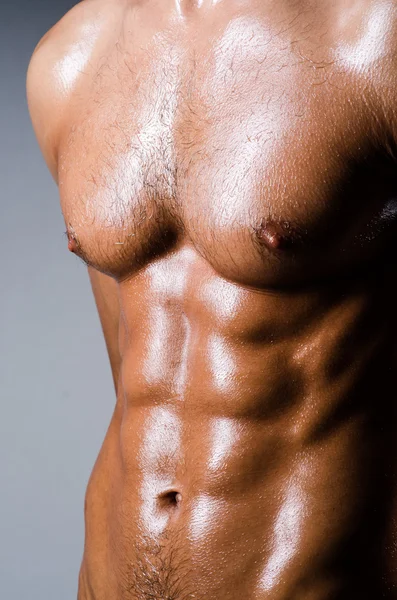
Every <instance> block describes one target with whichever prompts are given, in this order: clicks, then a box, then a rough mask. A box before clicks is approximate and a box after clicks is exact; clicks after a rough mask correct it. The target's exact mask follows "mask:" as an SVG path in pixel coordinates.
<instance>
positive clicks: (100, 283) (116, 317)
mask: <svg viewBox="0 0 397 600" xmlns="http://www.w3.org/2000/svg"><path fill="white" fill-rule="evenodd" d="M88 272H89V275H90V279H91V285H92V290H93V292H94V297H95V302H96V305H97V308H98V313H99V318H100V320H101V325H102V330H103V334H104V337H105V342H106V347H107V350H108V354H109V359H110V366H111V368H112V374H113V381H114V385H115V388H116V390H117V382H118V378H119V372H120V363H121V358H120V350H119V329H120V303H119V296H118V290H117V283H116V282H115V281H114V279H112V278H111V277H109V276H108V275H104V274H103V273H100V272H99V271H97V270H96V269H93V268H92V267H89V269H88Z"/></svg>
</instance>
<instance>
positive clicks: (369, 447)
mask: <svg viewBox="0 0 397 600" xmlns="http://www.w3.org/2000/svg"><path fill="white" fill-rule="evenodd" d="M120 299H121V306H122V320H123V323H124V325H123V326H124V334H123V340H124V341H123V347H122V356H123V362H122V368H121V374H120V381H119V388H118V399H117V405H116V409H115V412H114V415H113V418H112V421H111V424H110V427H109V430H108V433H107V436H106V439H105V441H104V444H103V447H102V450H101V452H100V454H99V457H98V460H97V463H96V466H95V468H94V470H93V473H92V476H91V480H90V483H89V486H88V490H87V498H86V545H85V553H84V560H83V565H82V569H81V578H80V591H79V600H88V599H95V600H102V599H103V600H110V599H112V600H115V599H116V598H117V599H120V600H124V599H126V600H129V599H134V600H135V599H136V600H150V599H153V600H155V599H158V600H184V599H197V600H204V599H206V600H226V599H228V600H229V599H230V600H235V599H236V600H237V599H241V598H247V599H252V600H254V599H255V600H262V599H263V600H264V599H266V600H287V599H288V600H295V599H296V600H301V599H302V600H323V599H324V600H325V599H327V600H328V599H330V598H335V599H342V598H349V599H352V598H355V597H357V598H358V597H360V599H361V598H370V599H373V600H375V599H377V598H379V597H381V594H380V588H379V587H378V586H379V585H380V581H381V579H382V577H383V575H384V574H383V572H382V568H383V567H382V561H381V559H380V557H381V555H382V552H383V545H384V539H385V537H386V532H387V528H388V523H389V521H391V510H392V500H393V497H394V496H393V487H394V481H393V479H392V477H391V475H390V473H391V472H392V470H393V465H391V466H390V469H389V467H388V464H389V463H390V460H391V459H390V457H389V459H388V456H389V455H390V452H391V446H392V444H393V442H392V441H391V440H392V439H393V432H394V421H393V408H392V407H391V406H389V403H388V399H387V394H386V392H383V391H382V386H383V385H384V386H385V390H386V389H387V387H388V386H389V385H390V377H391V375H390V362H389V364H388V366H385V365H384V357H385V356H387V357H388V359H389V361H390V360H391V359H390V353H388V351H387V345H388V336H387V327H386V326H384V323H387V319H386V317H385V314H384V313H383V316H380V315H379V311H377V309H376V307H377V302H378V299H377V297H376V293H375V292H373V290H368V289H366V290H364V291H363V290H362V289H355V290H350V291H349V293H347V292H346V290H341V291H340V292H339V291H337V290H335V289H333V290H332V292H330V291H328V292H327V291H325V290H322V291H318V290H317V291H316V290H315V291H313V290H311V291H306V292H303V291H299V292H298V291H294V292H292V291H290V292H276V291H273V292H265V291H264V290H249V289H245V288H242V287H241V286H238V285H235V284H233V283H232V282H227V281H225V280H224V279H223V278H221V277H220V276H219V275H217V274H216V273H214V271H213V270H212V269H211V268H210V267H209V266H208V264H207V263H205V261H203V260H202V259H200V258H199V257H197V255H195V254H194V252H192V251H190V250H187V249H185V250H182V251H178V252H176V253H175V254H172V255H170V256H168V257H166V258H162V259H159V260H158V261H155V262H154V263H152V264H151V265H150V266H149V267H147V268H145V269H143V270H142V271H141V272H140V273H139V274H138V275H135V276H134V278H133V279H131V280H125V281H124V282H123V283H121V284H120ZM383 321H384V323H383ZM389 325H390V322H389ZM382 365H383V367H384V373H383V371H382V369H383V367H382ZM385 373H389V375H387V376H386V375H385ZM387 377H388V378H389V381H386V379H387ZM380 382H381V383H380ZM389 471H390V473H389ZM396 597H397V595H396V596H393V595H391V596H390V598H396Z"/></svg>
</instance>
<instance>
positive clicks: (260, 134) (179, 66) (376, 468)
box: [28, 0, 397, 600]
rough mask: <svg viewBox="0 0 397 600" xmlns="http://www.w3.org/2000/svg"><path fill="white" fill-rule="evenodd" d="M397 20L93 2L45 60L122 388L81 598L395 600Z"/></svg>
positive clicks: (45, 48) (73, 197) (57, 148)
mask: <svg viewBox="0 0 397 600" xmlns="http://www.w3.org/2000/svg"><path fill="white" fill-rule="evenodd" d="M396 24H397V3H395V2H393V1H391V2H386V1H381V0H377V1H360V2H358V1H357V2H354V1H350V0H345V1H342V0H340V2H331V1H330V0H324V1H323V2H318V3H317V2H316V3H311V2H307V3H306V2H304V1H303V0H299V1H297V2H292V1H287V0H285V1H283V2H276V1H270V2H263V1H261V2H259V1H255V0H250V1H249V2H234V1H233V0H223V1H222V2H218V3H216V4H215V3H214V4H210V3H208V2H204V3H202V4H200V5H198V4H194V3H193V2H190V1H186V2H184V3H182V4H179V5H178V4H174V3H172V2H170V1H168V0H164V1H162V2H155V1H154V0H147V1H146V2H138V1H136V2H133V1H132V0H130V1H127V0H126V1H121V0H117V1H116V0H115V1H112V2H111V1H110V0H108V1H104V0H88V1H87V2H84V3H82V4H80V5H78V6H77V7H76V8H75V9H73V11H71V13H69V14H68V15H67V16H66V17H65V18H64V19H63V20H62V21H61V22H60V23H59V24H58V25H57V26H56V27H55V28H54V29H53V30H52V31H51V32H50V33H49V34H48V36H47V37H46V38H45V40H43V42H42V43H41V45H40V46H39V48H38V49H37V51H36V53H35V55H34V57H33V59H32V63H31V67H30V71H29V78H28V96H29V104H30V110H31V114H32V119H33V123H34V126H35V130H36V133H37V136H38V139H39V142H40V145H41V147H42V149H43V152H44V155H45V157H46V160H47V162H48V165H49V168H50V169H51V171H52V173H53V174H54V177H55V178H56V179H57V181H58V182H59V189H60V197H61V205H62V210H63V214H64V217H65V223H66V227H67V230H68V237H69V249H70V250H71V251H72V252H75V253H76V254H78V255H80V256H81V257H82V258H83V259H84V260H85V261H86V262H87V263H88V264H89V265H90V267H91V276H92V280H93V283H94V291H95V294H96V297H97V302H98V307H99V310H100V313H101V319H102V322H103V324H104V330H105V336H106V339H107V343H108V347H109V351H110V355H111V360H112V366H113V369H114V374H115V380H116V384H117V385H116V387H117V404H116V408H115V412H114V416H113V418H112V421H111V423H110V427H109V430H108V433H107V435H106V439H105V441H104V444H103V447H102V449H101V452H100V454H99V457H98V460H97V463H96V465H95V468H94V470H93V473H92V477H91V479H90V483H89V486H88V490H87V499H86V544H85V552H84V559H83V563H82V568H81V574H80V586H79V600H116V599H117V600H130V599H133V600H146V599H147V600H150V599H158V600H178V599H181V600H182V599H188V598H189V599H197V600H204V599H205V600H237V599H242V598H244V599H247V600H248V599H249V600H265V599H266V600H331V599H333V600H334V599H335V600H342V599H343V600H344V599H349V600H351V599H356V598H357V599H360V600H362V599H368V600H377V599H379V598H389V599H393V600H395V599H397V556H396V555H395V548H396V543H397V531H396V532H395V531H394V517H395V515H396V514H397V503H396V500H397V490H396V489H395V487H396V479H395V474H396V461H397V448H396V445H397V440H396V438H397V436H396V428H397V422H396V418H397V414H396V391H395V390H396V343H397V341H396V340H397V338H396V289H395V279H396V272H395V271H396V269H395V261H394V254H395V244H396V238H395V233H396V232H395V230H396V228H397V208H396V201H395V200H394V198H395V197H396V191H397V186H396V183H397V179H396V173H395V160H394V158H393V156H394V147H393V146H394V141H395V134H396V131H397V128H396V123H395V115H394V112H395V96H396V90H397V85H396V73H397V65H396V59H395V54H396V49H397V46H396V45H397V41H396V40H397V38H396ZM99 273H103V274H104V275H100V274H99ZM112 294H113V300H112ZM76 295H77V292H76ZM104 298H105V299H106V300H104ZM76 302H77V300H76ZM117 327H119V336H118V339H116V337H115V334H114V331H115V330H116V328H117ZM112 331H113V333H112ZM117 345H119V353H120V358H118V350H117ZM82 401H83V399H82ZM76 418H78V415H76ZM93 419H95V415H93Z"/></svg>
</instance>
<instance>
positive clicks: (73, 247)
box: [66, 227, 78, 252]
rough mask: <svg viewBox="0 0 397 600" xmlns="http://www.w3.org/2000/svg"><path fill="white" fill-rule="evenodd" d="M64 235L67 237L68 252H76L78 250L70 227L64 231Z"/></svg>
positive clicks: (74, 235)
mask: <svg viewBox="0 0 397 600" xmlns="http://www.w3.org/2000/svg"><path fill="white" fill-rule="evenodd" d="M66 235H67V236H68V250H69V252H76V251H77V249H78V244H77V239H76V234H75V233H74V231H73V229H72V228H71V227H69V228H68V230H67V231H66Z"/></svg>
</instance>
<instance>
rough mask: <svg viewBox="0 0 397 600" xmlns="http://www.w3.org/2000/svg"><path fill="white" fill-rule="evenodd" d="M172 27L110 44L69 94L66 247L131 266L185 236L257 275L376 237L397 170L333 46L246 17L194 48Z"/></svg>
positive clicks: (365, 249)
mask: <svg viewBox="0 0 397 600" xmlns="http://www.w3.org/2000/svg"><path fill="white" fill-rule="evenodd" d="M302 27H303V25H300V28H301V29H302ZM299 31H301V30H299ZM292 33H295V34H296V33H297V32H296V31H295V32H292ZM301 34H302V32H301ZM177 37H178V36H176V35H175V32H174V33H173V34H171V33H170V32H166V33H164V32H160V33H159V34H158V35H157V38H156V36H155V39H154V40H153V41H152V42H150V43H147V44H146V46H144V47H143V48H142V47H141V46H139V44H135V45H132V47H128V48H127V47H126V46H125V47H121V46H119V47H118V48H116V50H113V51H112V52H111V53H109V56H108V57H107V59H106V61H103V62H102V63H101V64H100V65H98V68H97V70H96V71H95V73H94V72H93V73H92V74H90V76H89V82H88V83H87V84H86V87H85V89H84V91H83V92H82V94H81V98H80V100H79V101H78V102H77V103H76V107H75V110H74V112H73V117H72V118H71V122H70V128H69V131H68V133H67V135H65V137H64V141H63V144H62V148H61V152H60V191H61V201H62V208H63V212H64V216H65V221H66V224H67V228H68V233H69V238H70V239H72V240H73V243H74V244H75V248H76V251H77V253H79V254H80V255H81V256H82V257H83V258H84V259H85V260H86V261H87V262H88V263H90V264H92V265H93V266H95V267H96V268H98V269H99V270H101V271H104V272H106V273H109V274H111V275H113V276H115V277H126V276H128V275H130V274H133V273H134V272H136V271H137V270H139V269H141V268H143V267H144V266H145V265H147V264H148V263H149V262H151V261H153V260H155V259H156V258H157V257H159V256H161V255H163V254H164V253H168V252H172V251H173V250H174V249H175V247H177V246H178V245H180V244H183V243H188V244H192V245H193V246H194V247H195V248H196V250H197V252H198V253H200V254H202V255H203V256H204V257H205V258H206V259H207V260H208V261H209V262H210V263H211V264H212V265H213V267H214V268H215V269H216V270H217V271H218V272H219V273H220V274H222V275H224V276H225V277H227V278H230V279H232V280H235V281H238V282H241V283H243V284H247V285H254V286H266V285H279V284H285V283H288V282H293V281H296V280H299V279H300V278H302V277H303V275H304V276H305V277H309V276H310V275H311V274H313V276H315V275H318V274H319V273H324V270H325V271H327V270H328V269H329V270H334V269H335V268H339V267H340V266H341V265H342V266H343V265H344V264H345V263H348V262H354V261H356V260H362V259H363V258H364V257H365V256H366V255H368V256H369V255H371V252H374V251H375V249H376V248H378V247H379V246H382V244H384V243H385V239H386V238H387V232H388V231H389V230H390V228H392V227H394V220H395V215H396V213H397V211H396V209H395V201H394V198H393V193H394V191H395V189H394V181H393V179H392V178H391V177H390V174H389V172H388V170H387V169H384V168H383V161H384V162H385V163H387V160H386V158H382V149H381V148H380V146H379V141H378V140H379V131H377V130H376V127H377V123H376V119H374V116H373V112H372V113H371V111H369V110H368V105H369V104H370V102H371V101H372V98H370V96H367V94H368V92H367V91H366V90H365V89H364V87H363V88H362V89H360V81H359V80H355V79H352V78H351V75H350V74H349V73H348V72H347V71H346V69H344V68H343V66H341V65H340V64H339V63H338V62H337V61H336V60H333V58H332V57H333V54H332V51H331V49H330V45H329V43H327V44H325V45H324V46H321V47H318V48H317V49H316V51H314V50H313V49H312V48H311V46H310V44H309V45H307V44H306V45H305V44H301V45H300V44H298V43H296V42H294V36H293V35H288V34H280V35H278V36H277V35H275V34H274V31H273V29H272V28H271V27H267V26H266V24H265V23H264V22H262V21H261V20H260V19H257V18H253V17H247V16H239V17H238V18H237V17H236V18H235V19H231V20H229V22H228V23H227V24H225V25H224V26H223V29H222V34H219V33H215V32H214V31H213V30H212V29H210V30H209V31H208V34H207V36H206V38H205V41H203V39H198V40H196V42H197V43H196V44H195V45H193V44H189V42H188V41H187V40H186V39H183V40H182V41H180V42H178V40H177ZM181 38H183V36H182V34H181ZM193 46H194V47H193ZM379 156H380V157H381V158H379ZM337 265H338V266H337Z"/></svg>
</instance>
